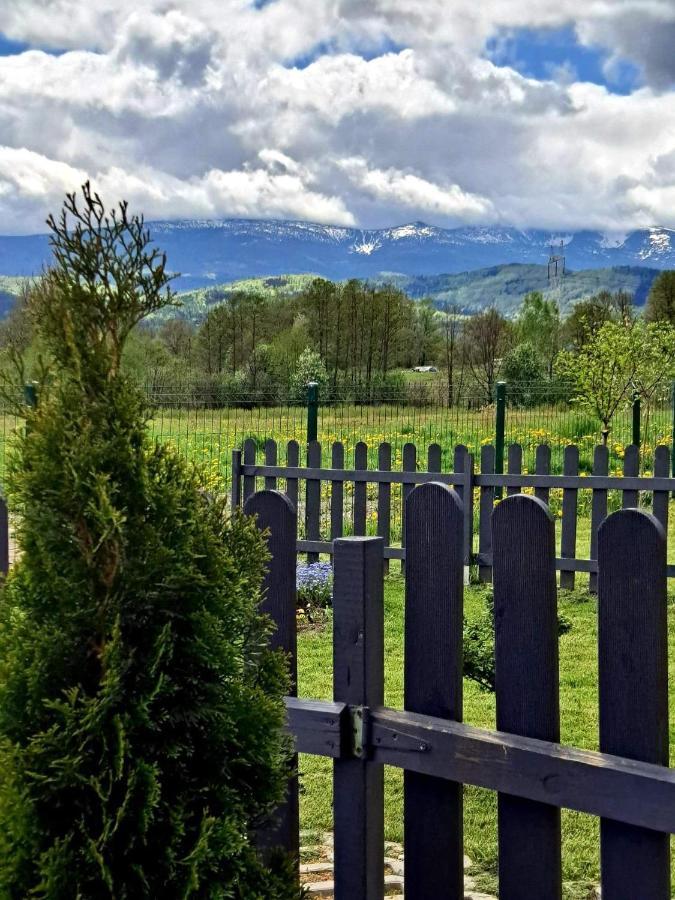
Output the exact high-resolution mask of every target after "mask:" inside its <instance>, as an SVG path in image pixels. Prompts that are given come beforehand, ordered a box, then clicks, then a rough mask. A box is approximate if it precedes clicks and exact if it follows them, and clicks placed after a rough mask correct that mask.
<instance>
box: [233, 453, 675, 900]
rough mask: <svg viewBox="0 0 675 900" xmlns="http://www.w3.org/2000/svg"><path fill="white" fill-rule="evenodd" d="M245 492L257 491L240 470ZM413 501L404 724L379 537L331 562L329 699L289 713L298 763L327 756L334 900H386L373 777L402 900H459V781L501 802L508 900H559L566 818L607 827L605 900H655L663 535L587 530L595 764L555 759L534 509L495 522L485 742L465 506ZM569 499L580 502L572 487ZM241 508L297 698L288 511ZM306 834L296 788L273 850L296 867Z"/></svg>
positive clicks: (642, 523)
mask: <svg viewBox="0 0 675 900" xmlns="http://www.w3.org/2000/svg"><path fill="white" fill-rule="evenodd" d="M264 474H266V475H267V477H270V478H271V477H272V476H273V475H279V474H280V473H278V472H270V471H267V472H266V473H264ZM247 475H248V477H249V478H250V477H253V473H252V471H251V470H250V469H249V470H248V472H247ZM310 475H311V477H312V478H316V477H318V476H317V473H316V471H312V472H311V473H310ZM457 483H458V484H459V485H460V486H461V482H457ZM408 484H409V485H410V487H411V491H410V493H409V495H408V497H407V499H406V554H407V555H406V568H405V663H404V667H405V668H404V679H405V683H404V706H405V709H404V710H395V709H389V708H386V707H385V706H384V650H383V619H384V612H383V562H384V553H383V551H384V541H383V539H382V538H378V537H347V538H341V539H338V540H336V541H335V542H334V545H333V547H332V553H333V565H334V599H333V603H334V620H333V621H334V630H333V662H334V665H333V685H334V688H333V694H334V699H333V701H331V702H327V701H320V700H311V699H304V698H303V699H297V698H296V697H289V698H288V699H287V709H288V727H289V729H290V732H291V733H292V735H293V736H294V738H295V743H296V748H297V750H298V751H299V752H302V753H310V754H316V755H320V756H326V757H330V758H332V759H333V765H334V767H333V779H334V841H335V844H334V849H335V853H334V881H335V898H336V900H380V898H382V896H383V840H384V824H383V819H384V817H383V803H384V793H383V764H386V765H391V766H397V767H399V768H402V769H404V770H405V780H404V849H405V896H406V900H430V898H434V900H451V898H453V900H455V898H460V897H462V896H463V892H462V880H463V866H462V849H463V835H462V785H463V784H470V785H477V786H480V787H482V788H488V789H491V790H494V791H497V792H498V795H499V796H498V837H499V884H500V898H501V900H516V898H517V900H524V898H541V900H551V898H558V900H559V898H560V897H561V890H562V889H561V842H560V809H561V808H568V809H573V810H579V811H581V812H584V813H590V814H592V815H594V816H599V817H600V819H601V827H600V843H601V848H600V849H601V869H602V871H601V881H602V897H603V900H666V898H668V897H670V871H669V866H670V863H669V859H670V856H669V834H670V833H674V832H675V772H674V771H672V770H670V769H668V768H667V765H668V675H667V622H666V583H667V582H666V540H665V534H664V530H663V527H662V524H661V523H660V522H659V521H658V520H657V519H656V518H655V517H654V516H653V515H651V514H649V513H646V512H644V511H641V510H637V509H624V510H620V511H618V512H615V513H613V514H611V515H610V516H609V517H608V518H606V519H605V520H604V521H603V523H602V525H601V526H600V528H599V533H598V539H597V563H598V595H599V596H598V619H599V638H598V641H599V670H598V671H599V726H600V730H599V735H600V752H595V751H589V750H583V749H576V748H572V747H566V746H561V745H560V744H559V743H558V741H559V690H558V621H557V606H556V601H557V598H556V590H557V588H556V559H555V546H554V522H553V519H552V517H551V515H550V512H549V510H548V509H547V507H546V505H545V504H544V502H542V499H540V498H536V497H532V496H525V495H518V496H512V497H508V498H507V499H505V500H504V502H502V503H500V504H499V505H498V506H497V507H496V509H495V511H494V514H493V516H492V523H491V527H492V531H491V552H492V564H493V580H494V609H495V655H496V719H497V730H494V731H493V730H486V729H482V728H475V727H473V726H470V725H465V724H462V614H463V567H464V562H465V549H466V547H465V537H464V525H465V521H466V513H465V508H464V505H463V503H462V500H461V498H460V496H459V493H458V492H457V491H455V490H452V489H450V488H449V487H448V486H447V485H446V484H441V483H436V482H431V483H426V484H423V485H421V486H418V487H416V488H414V485H413V483H411V482H408ZM484 484H485V485H486V486H487V484H489V485H491V486H494V484H495V482H494V481H490V482H486V483H484ZM508 486H510V487H512V486H513V482H510V483H508ZM545 486H546V485H541V487H545ZM658 487H659V488H660V489H664V488H665V487H666V485H661V484H659V485H658ZM568 489H578V486H577V484H576V482H575V483H574V484H572V485H570V486H569V488H568ZM599 489H601V490H602V489H604V488H602V487H601V488H599ZM628 489H631V488H628ZM245 509H246V512H248V513H252V514H256V515H257V517H258V524H259V526H260V527H261V528H263V529H269V545H270V550H271V563H270V566H269V571H268V575H267V581H266V599H265V609H266V611H267V612H268V613H269V614H270V615H271V617H272V618H273V620H274V621H275V622H276V625H277V629H276V632H275V635H274V643H275V645H276V646H278V647H282V648H284V649H285V650H286V651H287V653H288V654H289V659H290V663H291V670H292V674H293V680H294V683H295V676H296V666H297V661H296V639H295V568H296V539H297V515H296V511H295V507H294V504H293V503H292V502H291V501H290V500H289V498H288V497H287V496H286V495H283V494H281V493H279V492H277V491H273V490H265V491H260V492H258V493H255V494H252V495H250V496H249V497H248V499H247V501H246V504H245ZM298 827H299V825H298V783H297V778H296V777H291V778H290V780H289V788H288V799H287V802H286V804H285V806H284V809H283V810H281V812H280V815H279V817H278V820H277V821H276V822H275V824H274V825H273V826H272V825H271V826H270V831H269V833H267V834H266V835H265V840H266V841H268V842H269V841H272V842H273V843H276V844H278V845H280V846H282V847H285V848H286V849H287V850H289V851H290V852H291V853H293V854H296V855H297V848H298Z"/></svg>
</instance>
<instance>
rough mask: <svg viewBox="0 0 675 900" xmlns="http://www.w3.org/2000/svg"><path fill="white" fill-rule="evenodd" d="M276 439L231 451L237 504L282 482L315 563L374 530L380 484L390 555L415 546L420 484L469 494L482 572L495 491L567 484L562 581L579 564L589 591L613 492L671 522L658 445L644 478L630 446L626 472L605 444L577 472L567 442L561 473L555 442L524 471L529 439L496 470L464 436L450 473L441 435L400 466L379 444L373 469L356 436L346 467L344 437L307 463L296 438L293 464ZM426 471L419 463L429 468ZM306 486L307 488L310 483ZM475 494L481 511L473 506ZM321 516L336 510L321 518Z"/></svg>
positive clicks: (467, 544)
mask: <svg viewBox="0 0 675 900" xmlns="http://www.w3.org/2000/svg"><path fill="white" fill-rule="evenodd" d="M278 449H279V448H278V447H277V444H276V442H275V441H272V440H269V441H267V442H266V444H265V448H264V459H263V461H262V462H260V461H259V460H258V454H257V445H256V442H255V441H254V440H248V441H246V442H245V444H244V448H243V453H242V451H240V450H235V451H234V452H233V455H232V502H233V504H234V505H238V504H239V503H241V502H242V497H243V502H246V500H247V499H248V498H249V497H250V496H251V495H252V494H253V493H254V492H255V491H256V490H257V488H258V487H260V486H262V485H263V484H264V486H265V488H266V489H268V490H274V489H276V487H277V486H278V485H280V483H283V486H284V487H285V490H286V493H287V494H288V496H289V497H290V499H291V501H292V502H293V504H294V505H295V506H296V507H297V508H299V509H300V510H301V511H302V513H303V515H304V537H303V538H302V539H300V540H298V542H297V550H298V552H303V553H307V554H308V559H309V561H310V562H312V561H316V560H317V559H318V558H319V554H320V553H327V554H331V553H332V552H333V543H332V542H333V541H334V540H336V539H337V538H340V537H342V536H343V534H344V532H345V530H349V531H350V532H351V533H352V534H353V535H359V536H361V535H366V531H367V521H368V510H369V504H368V500H367V486H368V484H375V485H377V500H376V501H375V502H371V504H370V506H371V507H372V508H373V509H374V510H375V511H376V529H377V535H378V536H379V537H381V538H382V539H383V541H384V556H385V559H386V560H389V559H400V560H405V558H406V553H407V545H408V535H407V520H406V516H407V513H406V501H407V498H408V497H409V495H410V492H411V491H412V490H413V488H414V487H415V485H420V484H425V483H427V482H430V481H437V482H441V483H443V484H447V485H452V486H453V487H454V488H455V489H456V491H457V493H458V495H459V497H460V499H461V500H462V501H463V515H464V525H463V533H464V544H463V546H464V563H465V565H467V566H468V565H471V564H476V565H478V573H479V578H480V580H481V581H489V580H490V579H491V577H492V566H493V552H492V531H491V525H490V521H491V516H492V510H493V508H494V500H495V497H496V496H497V495H498V493H500V492H501V493H503V495H505V496H510V495H513V494H517V493H519V492H520V491H521V490H523V489H524V488H532V489H533V492H534V495H535V496H536V497H538V498H539V499H540V500H542V501H543V502H544V503H548V502H549V496H550V492H551V490H552V489H556V488H557V489H561V490H562V521H561V540H560V555H559V556H557V557H556V561H555V564H556V568H557V569H558V570H559V571H560V573H561V575H560V584H561V586H562V587H565V588H573V587H574V583H575V573H576V572H588V573H590V587H591V590H593V591H594V590H595V589H596V583H597V569H598V564H597V559H598V531H599V528H600V525H601V524H602V522H603V521H604V520H605V519H606V518H607V511H608V491H613V490H615V491H619V492H620V493H621V505H622V507H623V508H624V509H627V508H632V507H638V506H639V505H640V502H641V497H642V499H643V500H644V498H645V497H649V505H650V507H651V510H652V512H653V514H654V515H655V516H656V518H657V519H658V520H659V522H660V523H661V524H662V525H663V528H664V530H665V531H666V533H667V531H668V500H669V496H670V492H673V491H675V478H671V477H669V474H670V450H669V448H668V447H665V446H662V447H657V448H656V450H655V453H654V475H653V476H652V477H644V476H642V477H640V475H639V472H640V458H639V448H638V447H636V446H635V445H630V446H628V447H626V450H625V455H624V460H623V474H622V475H609V474H608V466H609V452H608V449H607V447H603V446H599V447H596V448H595V453H594V460H593V470H592V474H591V475H583V474H579V450H578V448H577V447H575V446H569V447H566V448H565V451H564V462H563V473H562V474H560V475H552V474H551V471H550V469H551V448H550V446H548V445H546V444H542V445H541V446H539V447H538V448H537V451H536V466H535V472H534V473H533V474H523V473H522V459H523V452H522V447H520V445H518V444H512V445H511V446H510V447H509V448H508V451H507V472H506V473H505V474H500V473H496V472H495V450H494V447H492V446H484V447H483V448H482V451H481V458H480V472H479V473H476V471H475V468H476V467H475V464H474V459H473V456H472V455H471V454H470V453H469V452H468V450H467V448H466V447H465V446H463V445H459V446H457V447H455V449H454V454H453V470H452V472H441V459H442V450H441V447H440V446H439V445H438V444H432V445H431V446H430V447H429V448H428V453H427V458H426V460H419V459H418V454H417V449H416V447H415V445H414V444H406V445H405V447H404V448H403V459H402V462H403V467H402V471H392V466H391V445H390V444H386V443H385V444H380V446H379V448H378V454H377V458H378V467H377V469H368V448H367V446H366V444H365V443H362V442H361V443H358V444H357V445H356V447H355V449H354V468H353V469H347V468H345V450H344V446H343V445H342V444H341V443H335V444H333V445H332V447H331V467H330V468H326V467H323V466H322V448H321V446H320V445H319V444H318V443H316V442H314V443H311V444H309V445H308V447H307V451H306V460H307V464H306V465H305V466H301V465H300V446H299V444H298V443H297V442H296V441H290V442H289V443H288V445H287V446H286V465H278V464H277V457H278ZM424 466H425V469H424V471H420V468H422V467H424ZM326 482H330V485H331V487H330V501H329V503H330V509H329V515H328V516H325V515H324V510H322V483H326ZM347 483H352V484H353V498H352V504H351V516H350V520H349V521H347V520H346V517H345V485H346V484H347ZM393 484H400V485H402V489H401V500H400V503H401V509H400V510H399V512H400V519H399V521H400V523H401V529H400V530H401V545H400V546H392V543H391V523H392V514H393V510H392V495H391V488H392V485H393ZM303 485H304V490H303ZM580 491H581V492H583V491H590V492H591V495H592V500H591V512H590V519H591V522H590V527H591V540H590V548H589V550H590V553H589V558H588V559H584V558H579V557H578V539H577V531H578V527H577V526H578V507H579V500H580V497H579V492H580ZM474 494H476V498H475V502H476V504H477V510H476V512H477V515H474ZM322 518H323V519H324V520H325V519H326V518H328V519H329V521H328V522H327V523H325V524H324V525H323V531H324V532H325V534H324V535H322ZM668 575H669V577H675V565H671V566H669V567H668Z"/></svg>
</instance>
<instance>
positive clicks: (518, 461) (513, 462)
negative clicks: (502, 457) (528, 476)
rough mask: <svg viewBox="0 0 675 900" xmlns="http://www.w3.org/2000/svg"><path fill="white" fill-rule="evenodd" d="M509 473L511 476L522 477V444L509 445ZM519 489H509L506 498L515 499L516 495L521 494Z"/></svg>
mask: <svg viewBox="0 0 675 900" xmlns="http://www.w3.org/2000/svg"><path fill="white" fill-rule="evenodd" d="M507 466H508V473H509V475H520V474H521V473H522V471H523V448H522V447H521V446H520V444H509V449H508V459H507ZM519 493H520V488H519V487H517V486H516V487H507V489H506V496H507V497H513V496H514V494H519Z"/></svg>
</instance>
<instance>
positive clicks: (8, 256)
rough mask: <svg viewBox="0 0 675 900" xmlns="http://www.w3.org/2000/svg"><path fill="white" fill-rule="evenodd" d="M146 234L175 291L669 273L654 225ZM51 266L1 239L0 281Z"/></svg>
mask: <svg viewBox="0 0 675 900" xmlns="http://www.w3.org/2000/svg"><path fill="white" fill-rule="evenodd" d="M149 228H150V231H151V234H152V236H153V237H154V239H155V240H156V242H157V243H158V244H159V246H161V247H162V248H163V249H164V250H166V252H167V255H168V262H169V267H170V268H171V269H172V270H173V271H175V272H179V273H181V274H180V277H178V278H177V279H176V283H175V287H176V289H177V290H191V289H195V288H203V287H207V286H209V285H217V284H222V283H226V282H232V281H235V280H239V279H246V278H255V277H261V276H270V275H279V274H284V273H289V272H312V273H314V274H316V275H321V276H323V277H325V278H332V279H336V280H341V279H346V278H371V279H381V278H394V277H400V276H402V277H411V276H412V277H417V276H429V275H432V276H436V275H439V273H443V274H444V275H454V274H459V273H466V272H469V271H471V270H476V269H484V268H490V267H497V266H502V265H504V264H507V263H520V264H527V265H533V266H542V265H543V266H546V263H547V261H548V257H549V253H550V248H551V247H553V248H554V252H555V253H562V254H564V256H565V260H566V266H567V269H568V270H578V269H608V268H615V267H626V266H628V267H648V268H651V269H657V270H658V269H668V268H675V231H674V230H672V229H668V228H660V227H653V228H646V229H642V230H638V231H630V232H626V233H618V232H617V233H613V234H609V233H604V232H599V231H578V232H569V233H551V232H548V231H541V230H525V231H523V230H518V229H515V228H506V227H498V226H495V227H469V228H452V229H447V228H439V227H436V226H433V225H426V224H425V223H423V222H413V223H410V224H407V225H401V226H398V227H396V228H384V229H376V230H362V229H355V228H342V227H337V226H329V225H319V224H313V223H310V222H291V221H276V220H251V219H222V220H214V221H209V220H185V221H177V222H153V223H150V224H149ZM561 242H562V249H561ZM48 260H49V246H48V238H47V236H46V235H26V236H2V235H0V275H11V276H20V275H23V276H26V275H34V274H37V273H38V272H39V271H40V270H41V268H42V267H43V266H44V265H45V263H47V262H48Z"/></svg>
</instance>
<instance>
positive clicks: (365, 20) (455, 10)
mask: <svg viewBox="0 0 675 900" xmlns="http://www.w3.org/2000/svg"><path fill="white" fill-rule="evenodd" d="M449 8H451V10H452V14H451V15H449V14H448V9H449ZM673 47H675V2H673V0H630V2H629V0H625V2H624V0H597V2H590V0H509V2H505V0H452V3H449V2H448V0H368V2H367V3H366V2H365V0H331V2H325V0H199V2H195V0H171V3H167V0H87V2H86V3H85V2H83V0H58V3H57V2H45V0H0V232H4V233H6V234H8V233H18V232H26V231H33V230H35V229H38V228H42V227H43V222H44V218H45V215H46V213H47V212H48V211H49V210H51V209H54V208H58V206H59V205H60V202H61V199H62V197H63V194H64V193H65V192H66V191H71V190H74V189H76V188H77V187H78V186H79V184H81V183H82V181H83V180H85V179H87V178H89V179H90V180H92V181H93V183H94V184H95V186H96V187H97V189H99V190H100V191H101V192H102V193H103V194H104V195H105V196H108V197H112V198H119V197H125V198H127V199H128V200H129V202H130V203H131V204H132V205H133V206H135V207H137V208H141V209H142V210H143V211H144V212H145V213H146V215H147V216H148V218H156V219H177V218H193V217H198V218H220V217H229V216H237V217H243V218H288V219H303V220H310V221H316V222H322V223H331V224H335V225H350V226H361V227H364V228H376V227H386V226H391V225H398V224H402V223H406V222H412V221H425V222H429V223H430V224H437V225H441V226H446V227H452V226H456V225H481V226H482V225H485V226H490V225H493V224H499V225H513V226H515V227H517V228H545V229H551V230H552V231H555V232H558V231H564V232H567V231H570V230H574V229H581V228H588V229H599V230H603V231H607V232H610V233H612V234H615V233H624V232H625V231H626V230H630V229H632V228H643V227H647V226H649V225H665V226H668V227H671V228H675V53H674V52H673ZM27 48H38V49H46V50H47V51H48V52H46V53H38V54H36V53H33V54H30V55H29V54H26V53H24V52H23V51H24V50H26V49H27ZM69 50H77V51H80V52H77V53H70V52H67V51H69Z"/></svg>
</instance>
